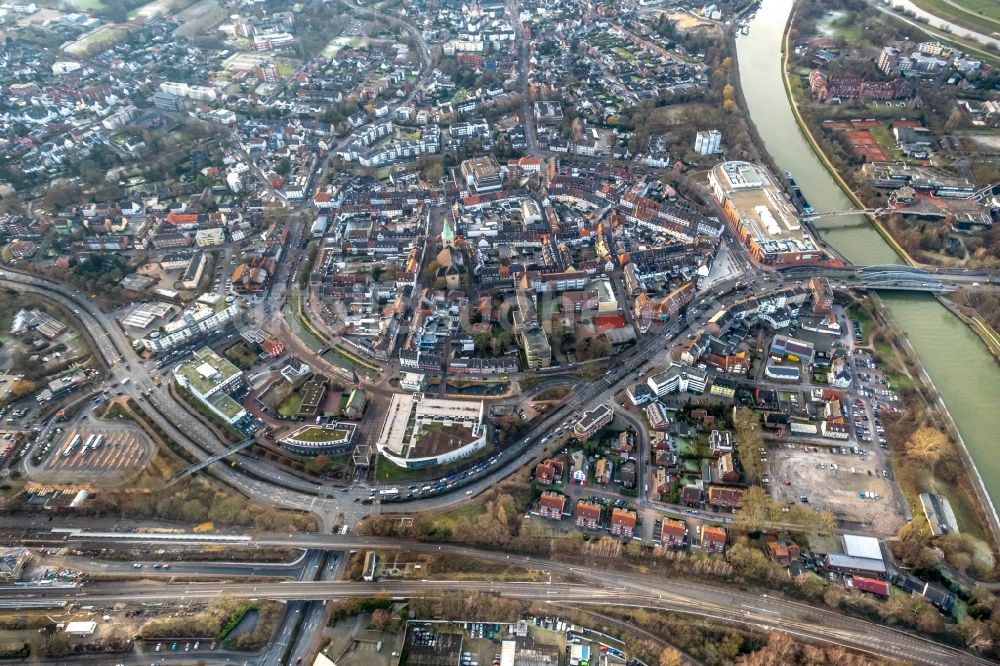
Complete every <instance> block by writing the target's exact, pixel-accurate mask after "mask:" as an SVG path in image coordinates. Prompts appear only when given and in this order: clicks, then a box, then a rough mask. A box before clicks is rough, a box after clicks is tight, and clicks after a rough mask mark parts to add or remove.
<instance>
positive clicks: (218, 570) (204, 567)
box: [40, 556, 303, 578]
mask: <svg viewBox="0 0 1000 666" xmlns="http://www.w3.org/2000/svg"><path fill="white" fill-rule="evenodd" d="M40 562H41V563H43V564H51V565H56V566H60V567H64V568H67V569H73V570H75V571H81V572H84V573H88V574H121V575H130V576H142V577H158V578H170V577H173V576H179V575H185V576H246V577H250V576H263V577H267V576H274V577H281V578H297V577H298V575H299V573H300V572H301V571H302V568H303V558H302V557H301V556H300V557H299V558H297V559H296V560H295V561H294V562H198V561H176V560H158V561H155V562H154V561H149V560H136V561H134V562H112V561H107V560H104V561H102V560H98V559H93V558H85V557H60V558H51V557H44V558H41V560H40ZM136 564H138V565H139V566H136Z"/></svg>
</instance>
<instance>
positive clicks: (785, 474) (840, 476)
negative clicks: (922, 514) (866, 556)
mask: <svg viewBox="0 0 1000 666" xmlns="http://www.w3.org/2000/svg"><path fill="white" fill-rule="evenodd" d="M768 456H769V462H770V468H771V476H770V478H771V494H772V495H773V496H774V497H775V498H776V499H779V500H783V501H786V502H799V501H800V499H799V498H800V497H801V496H803V495H805V496H806V497H808V498H809V503H810V504H811V505H812V506H814V507H815V508H816V509H818V510H821V511H830V512H832V513H833V514H834V515H835V516H837V517H838V518H844V519H847V520H854V521H861V522H864V523H867V524H868V525H870V528H871V530H872V531H873V532H875V533H877V534H879V535H882V536H891V535H894V534H895V533H896V532H897V531H898V530H899V528H900V527H902V526H903V524H904V523H905V522H906V501H905V499H904V498H903V494H902V493H901V492H900V491H899V489H898V487H897V485H896V482H895V480H894V479H893V478H892V471H891V470H890V471H889V477H884V476H883V475H882V470H883V468H882V466H881V463H879V462H878V461H877V460H876V459H873V458H868V459H867V460H865V461H862V460H861V459H860V458H859V457H858V456H856V455H850V454H848V455H838V454H834V453H830V452H827V451H826V450H824V449H823V448H820V450H819V453H813V452H812V449H811V448H810V452H809V453H806V452H805V451H803V450H802V446H801V445H793V448H787V446H781V447H777V448H773V449H771V450H770V451H769V453H768ZM817 463H822V464H825V465H826V467H825V468H817V467H816V464H817ZM834 464H836V465H837V467H838V469H837V470H834V469H832V467H831V465H834ZM851 468H854V470H855V472H854V473H853V474H852V473H851ZM869 470H870V471H871V475H869V474H868V472H869ZM786 479H787V480H790V481H791V482H792V483H791V485H790V486H789V485H785V480H786ZM865 491H871V492H872V493H874V494H875V495H878V496H880V497H881V499H877V500H876V499H861V498H860V497H859V496H858V493H860V492H865Z"/></svg>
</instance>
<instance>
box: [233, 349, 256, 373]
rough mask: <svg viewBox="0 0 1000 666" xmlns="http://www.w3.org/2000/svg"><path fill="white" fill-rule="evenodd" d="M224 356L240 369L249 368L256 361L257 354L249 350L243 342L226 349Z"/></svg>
mask: <svg viewBox="0 0 1000 666" xmlns="http://www.w3.org/2000/svg"><path fill="white" fill-rule="evenodd" d="M225 356H226V358H228V359H229V360H230V361H232V362H233V364H234V365H237V366H239V367H240V368H241V369H242V370H249V369H250V368H252V367H253V365H254V363H255V362H256V361H257V354H255V353H254V352H252V351H250V349H248V348H247V346H246V343H245V342H241V343H239V344H236V345H233V346H232V347H230V348H229V349H227V350H226V353H225Z"/></svg>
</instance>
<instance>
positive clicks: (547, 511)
mask: <svg viewBox="0 0 1000 666" xmlns="http://www.w3.org/2000/svg"><path fill="white" fill-rule="evenodd" d="M565 508H566V497H565V496H563V495H560V494H559V493H553V492H548V491H546V492H544V493H542V496H541V498H540V499H539V500H538V515H539V516H541V517H542V518H548V519H549V520H562V517H563V509H565Z"/></svg>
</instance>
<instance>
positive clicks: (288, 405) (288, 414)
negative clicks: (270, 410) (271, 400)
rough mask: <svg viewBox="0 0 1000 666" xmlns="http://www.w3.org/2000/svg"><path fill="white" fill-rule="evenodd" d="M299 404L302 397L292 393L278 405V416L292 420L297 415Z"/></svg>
mask: <svg viewBox="0 0 1000 666" xmlns="http://www.w3.org/2000/svg"><path fill="white" fill-rule="evenodd" d="M301 404H302V396H301V395H299V394H298V393H297V392H293V393H291V394H289V396H288V397H287V398H285V399H284V400H282V401H281V404H280V405H278V414H280V415H281V416H283V417H285V418H286V419H294V418H295V417H296V416H297V415H298V413H299V406H300V405H301Z"/></svg>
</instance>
